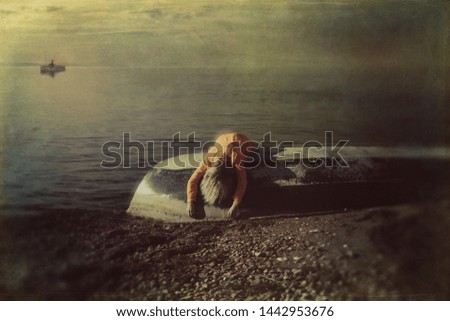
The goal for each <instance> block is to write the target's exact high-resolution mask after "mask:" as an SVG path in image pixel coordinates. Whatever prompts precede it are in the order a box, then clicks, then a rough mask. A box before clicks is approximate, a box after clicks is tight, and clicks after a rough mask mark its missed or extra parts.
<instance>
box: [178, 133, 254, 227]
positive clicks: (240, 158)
mask: <svg viewBox="0 0 450 321" xmlns="http://www.w3.org/2000/svg"><path fill="white" fill-rule="evenodd" d="M254 148H255V144H254V143H253V142H251V141H250V140H249V139H248V138H247V137H246V136H245V135H242V134H239V133H229V134H225V135H221V136H219V137H218V138H217V139H216V141H215V144H214V146H212V147H210V149H209V150H208V154H207V156H206V157H205V159H204V160H203V161H202V162H201V163H200V166H199V167H198V168H197V169H196V170H195V171H194V173H193V174H192V176H191V177H190V179H189V181H188V183H187V203H188V205H187V211H188V214H189V216H190V217H192V218H195V219H203V218H205V216H206V215H205V211H204V207H203V205H204V202H206V203H209V204H213V205H218V206H221V207H222V205H224V204H226V202H227V199H230V200H232V204H231V207H230V208H229V210H228V212H227V216H228V217H229V218H236V217H238V215H239V205H240V204H241V202H242V199H243V197H244V195H245V192H246V190H247V172H246V169H245V168H244V165H245V163H248V162H250V161H251V160H252V159H251V158H250V157H249V156H250V153H251V152H252V150H254ZM199 189H200V190H201V193H199Z"/></svg>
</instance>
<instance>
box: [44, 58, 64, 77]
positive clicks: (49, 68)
mask: <svg viewBox="0 0 450 321" xmlns="http://www.w3.org/2000/svg"><path fill="white" fill-rule="evenodd" d="M65 70H66V67H65V66H63V65H55V64H54V63H53V59H52V62H50V63H49V64H48V65H44V66H41V73H48V74H54V73H55V72H60V71H65Z"/></svg>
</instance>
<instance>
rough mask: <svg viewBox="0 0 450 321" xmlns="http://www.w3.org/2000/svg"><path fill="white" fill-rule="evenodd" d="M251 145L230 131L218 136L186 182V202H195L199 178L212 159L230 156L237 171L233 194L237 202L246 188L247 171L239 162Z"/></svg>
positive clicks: (241, 136) (245, 138)
mask: <svg viewBox="0 0 450 321" xmlns="http://www.w3.org/2000/svg"><path fill="white" fill-rule="evenodd" d="M251 147H253V144H251V142H250V140H249V139H248V138H247V137H246V136H244V135H242V134H238V133H230V134H225V135H221V136H219V137H218V138H217V139H216V142H215V144H214V146H211V147H210V149H209V150H208V155H207V157H206V158H205V159H204V160H203V161H202V162H201V163H200V166H199V167H198V168H197V169H196V170H195V172H194V173H193V174H192V176H191V178H190V179H189V181H188V183H187V201H188V203H192V202H195V200H196V199H197V193H198V188H199V184H200V180H201V178H202V177H203V175H205V173H206V171H207V169H208V167H209V166H210V165H211V163H212V162H213V161H214V159H215V158H219V157H224V158H225V157H230V159H231V164H232V165H233V168H234V169H235V170H236V173H237V186H236V191H235V192H234V195H233V201H235V202H237V203H238V204H239V203H240V202H241V201H242V198H243V197H244V194H245V191H246V189H247V172H246V171H245V168H244V167H242V165H243V163H241V162H242V161H243V160H244V159H245V157H246V154H247V153H248V150H249V149H250V148H251Z"/></svg>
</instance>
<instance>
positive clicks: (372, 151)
mask: <svg viewBox="0 0 450 321" xmlns="http://www.w3.org/2000/svg"><path fill="white" fill-rule="evenodd" d="M298 155H302V151H298V150H295V149H287V150H285V152H284V153H280V154H279V155H275V157H274V158H273V162H272V163H271V164H270V166H268V165H267V164H266V163H263V164H260V165H259V166H256V167H254V168H249V169H247V176H248V187H247V192H246V194H245V197H244V200H243V202H242V204H241V210H240V218H252V217H262V216H280V215H281V216H285V215H312V214H323V213H330V212H342V211H346V210H351V209H358V208H364V207H373V206H384V205H394V204H399V203H404V202H413V201H421V200H430V199H432V198H433V196H435V195H436V194H437V193H441V192H442V191H445V188H444V187H445V186H446V184H447V183H446V182H447V181H448V177H447V176H448V175H447V174H448V173H450V171H449V164H450V150H449V149H448V148H423V149H417V148H415V149H412V148H379V147H347V148H346V149H345V151H344V150H343V152H342V156H343V159H344V160H345V164H342V162H341V163H339V162H333V161H332V159H330V156H329V155H327V154H326V153H324V152H323V151H319V152H316V153H315V154H311V153H309V157H308V159H307V160H305V159H303V158H302V157H301V156H298ZM303 155H304V154H303ZM202 158H203V155H202V154H187V155H179V156H175V157H172V158H169V159H167V160H165V161H163V162H161V163H158V164H157V165H156V166H154V168H152V169H151V170H150V171H149V172H148V173H147V174H146V175H145V177H144V178H143V180H142V181H141V183H140V184H139V186H138V187H137V189H136V191H135V194H134V196H133V199H132V201H131V203H130V206H129V208H128V210H127V212H128V213H129V214H131V215H136V216H144V217H150V218H153V219H160V220H163V221H177V222H180V221H193V219H191V218H190V217H189V216H188V215H187V214H186V184H187V181H188V180H189V177H190V176H191V175H192V173H193V172H194V170H195V168H196V167H197V166H198V164H199V162H200V161H201V160H202ZM318 165H320V166H318ZM443 186H444V187H443ZM226 211H227V209H226V208H220V207H217V206H212V205H207V206H206V208H205V212H206V219H225V218H226Z"/></svg>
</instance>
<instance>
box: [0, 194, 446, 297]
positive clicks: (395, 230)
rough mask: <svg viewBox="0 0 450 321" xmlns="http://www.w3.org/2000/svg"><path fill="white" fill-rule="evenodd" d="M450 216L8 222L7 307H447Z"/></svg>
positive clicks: (428, 211) (83, 217)
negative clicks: (19, 303) (257, 303)
mask: <svg viewBox="0 0 450 321" xmlns="http://www.w3.org/2000/svg"><path fill="white" fill-rule="evenodd" d="M449 210H450V202H449V201H447V199H446V198H444V197H441V198H440V199H439V200H436V201H433V200H430V201H428V202H421V203H415V204H413V203H409V204H403V205H396V206H381V207H374V208H367V209H361V210H354V211H348V212H341V213H334V214H322V215H315V216H297V217H295V216H294V217H279V218H258V219H246V220H236V221H197V222H192V223H164V222H159V221H155V220H152V219H148V218H141V217H133V216H130V215H127V214H126V213H125V212H121V213H117V214H111V213H109V212H85V211H77V210H73V211H71V210H65V211H51V212H47V213H45V214H41V215H35V216H20V217H3V218H2V219H1V221H0V229H1V232H2V242H1V243H0V257H1V261H2V262H3V264H2V265H1V267H0V298H1V299H3V300H449V299H450V277H449V275H450V273H448V272H449V271H450V259H449V258H448V257H447V256H448V253H450V235H449V233H448V231H449V230H450V218H449V217H448V215H447V213H448V212H449ZM4 232H5V233H4ZM3 236H5V237H3Z"/></svg>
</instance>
